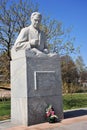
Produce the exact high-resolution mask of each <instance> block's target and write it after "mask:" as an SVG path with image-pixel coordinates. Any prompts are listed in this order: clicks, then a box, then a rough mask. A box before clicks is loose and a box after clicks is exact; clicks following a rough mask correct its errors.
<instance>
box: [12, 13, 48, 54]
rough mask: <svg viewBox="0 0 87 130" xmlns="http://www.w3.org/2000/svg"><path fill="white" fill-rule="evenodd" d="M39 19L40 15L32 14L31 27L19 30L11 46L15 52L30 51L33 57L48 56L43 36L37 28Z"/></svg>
mask: <svg viewBox="0 0 87 130" xmlns="http://www.w3.org/2000/svg"><path fill="white" fill-rule="evenodd" d="M41 19H42V15H41V14H40V13H38V12H34V13H32V15H31V25H30V26H28V27H25V28H23V29H22V30H21V32H20V34H19V36H18V38H17V40H16V42H15V44H14V46H13V48H14V49H15V51H19V50H30V51H31V52H32V53H33V54H34V55H41V54H48V49H47V45H46V38H45V34H44V32H43V31H41V30H40V28H39V27H40V23H41Z"/></svg>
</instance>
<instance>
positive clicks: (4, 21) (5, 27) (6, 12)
mask: <svg viewBox="0 0 87 130" xmlns="http://www.w3.org/2000/svg"><path fill="white" fill-rule="evenodd" d="M37 10H38V6H37V4H34V3H33V2H32V1H31V0H29V1H27V0H25V1H24V2H23V1H22V0H19V1H18V2H17V3H15V2H13V1H11V0H0V53H2V52H3V55H2V54H1V57H0V60H1V59H2V56H3V60H1V61H2V62H3V63H4V66H5V67H4V68H2V69H3V70H2V71H3V72H4V71H5V72H6V73H5V75H7V79H8V78H9V77H10V75H9V74H10V60H11V56H10V49H11V47H12V45H13V44H14V41H15V39H16V37H17V35H18V33H19V32H20V30H21V28H23V27H25V26H27V25H28V23H29V17H30V14H31V13H32V12H34V11H37ZM6 58H7V59H6ZM6 62H8V66H9V67H7V64H6ZM6 68H7V69H6Z"/></svg>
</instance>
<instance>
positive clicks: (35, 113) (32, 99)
mask: <svg viewBox="0 0 87 130" xmlns="http://www.w3.org/2000/svg"><path fill="white" fill-rule="evenodd" d="M22 51H23V50H22ZM22 51H21V52H22ZM20 56H21V54H20V55H19V52H17V54H16V57H15V58H14V59H13V60H12V61H11V120H12V122H14V123H17V124H20V125H21V124H22V125H33V124H37V123H42V122H44V121H45V109H46V107H47V106H48V105H49V104H52V105H53V107H54V109H55V111H56V114H57V115H58V117H59V118H60V119H62V118H63V108H62V81H61V69H60V59H59V57H58V56H57V55H56V56H53V57H48V56H47V57H37V56H35V57H34V56H33V57H31V56H29V55H28V52H26V51H23V54H22V57H20Z"/></svg>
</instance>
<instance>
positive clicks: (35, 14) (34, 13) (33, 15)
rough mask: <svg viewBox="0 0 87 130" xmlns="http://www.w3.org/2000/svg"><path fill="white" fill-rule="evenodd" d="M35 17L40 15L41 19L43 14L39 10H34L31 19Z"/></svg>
mask: <svg viewBox="0 0 87 130" xmlns="http://www.w3.org/2000/svg"><path fill="white" fill-rule="evenodd" d="M34 17H38V18H39V19H40V20H41V19H42V15H41V14H40V13H39V12H33V13H32V14H31V19H33V18H34Z"/></svg>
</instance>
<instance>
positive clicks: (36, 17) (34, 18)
mask: <svg viewBox="0 0 87 130" xmlns="http://www.w3.org/2000/svg"><path fill="white" fill-rule="evenodd" d="M41 19H42V15H41V14H40V13H39V12H34V13H32V14H31V23H32V26H33V27H34V28H36V29H39V25H40V22H41Z"/></svg>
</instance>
